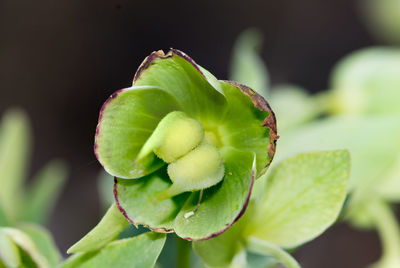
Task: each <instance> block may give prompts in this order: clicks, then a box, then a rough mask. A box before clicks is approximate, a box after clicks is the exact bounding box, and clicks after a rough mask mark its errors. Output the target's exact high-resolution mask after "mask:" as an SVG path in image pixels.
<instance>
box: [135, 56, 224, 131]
mask: <svg viewBox="0 0 400 268" xmlns="http://www.w3.org/2000/svg"><path fill="white" fill-rule="evenodd" d="M163 54H164V53H161V52H153V53H152V54H151V55H150V56H149V57H148V58H147V59H146V60H145V61H144V63H143V64H142V66H141V67H139V70H138V72H137V73H136V75H135V79H134V83H133V85H135V86H154V87H158V88H161V89H163V90H164V91H165V92H168V93H169V94H171V95H172V96H174V97H175V98H176V99H177V100H178V103H179V104H180V105H181V107H182V110H183V111H184V112H185V113H186V114H187V115H188V116H190V117H192V118H194V119H196V120H198V121H200V122H201V123H202V125H203V126H204V128H205V129H206V130H207V128H209V127H212V126H216V125H217V124H218V123H219V121H220V118H221V117H222V116H223V114H224V109H225V104H226V100H225V98H224V96H223V95H222V94H221V93H220V92H218V90H216V88H215V87H214V86H213V85H212V84H211V83H213V84H215V81H213V80H210V81H213V82H211V83H210V82H209V80H208V79H210V76H209V75H208V76H207V77H206V76H205V75H204V74H203V73H201V71H200V67H198V66H197V65H196V64H195V62H194V61H193V60H192V59H190V58H189V57H188V56H187V55H186V54H184V53H183V52H181V51H178V50H171V51H170V52H169V53H168V54H167V55H165V56H164V55H163ZM149 103H150V102H149ZM149 103H148V105H149Z"/></svg>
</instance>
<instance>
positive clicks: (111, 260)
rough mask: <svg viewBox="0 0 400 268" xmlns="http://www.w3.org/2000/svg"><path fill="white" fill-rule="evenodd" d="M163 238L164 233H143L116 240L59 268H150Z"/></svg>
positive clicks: (162, 243) (159, 249) (162, 242)
mask: <svg viewBox="0 0 400 268" xmlns="http://www.w3.org/2000/svg"><path fill="white" fill-rule="evenodd" d="M165 238H166V236H165V234H157V233H145V234H142V235H139V236H135V237H132V238H126V239H121V240H117V241H114V242H112V243H110V244H108V245H107V246H105V247H104V248H103V249H101V250H99V251H97V252H96V253H95V254H92V253H86V254H82V255H79V256H78V257H75V258H73V259H71V260H67V261H66V262H65V263H64V264H63V265H61V266H60V268H68V267H76V268H92V267H93V268H113V267H132V268H133V267H138V268H151V267H153V266H154V265H155V263H156V260H157V258H158V256H159V255H160V252H161V250H162V248H163V246H164V243H165ZM71 263H72V264H71Z"/></svg>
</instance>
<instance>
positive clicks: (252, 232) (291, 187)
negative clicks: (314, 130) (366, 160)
mask: <svg viewBox="0 0 400 268" xmlns="http://www.w3.org/2000/svg"><path fill="white" fill-rule="evenodd" d="M349 172H350V155H349V153H348V152H347V151H345V150H340V151H330V152H315V153H304V154H299V155H297V156H295V157H293V158H288V159H286V160H284V161H283V162H281V163H280V164H279V165H277V166H276V167H275V168H274V169H273V171H272V173H270V175H269V177H268V179H267V186H266V188H265V193H264V196H263V198H262V200H261V201H260V203H259V204H258V205H257V208H256V213H255V214H254V216H253V217H252V219H251V221H250V222H249V225H248V226H246V230H245V231H244V235H245V236H247V237H255V238H257V239H261V240H265V241H268V242H269V243H272V244H274V245H277V246H280V247H283V248H293V247H296V246H298V245H301V244H303V243H305V242H307V241H309V240H311V239H313V238H315V237H316V236H318V235H319V234H321V233H322V232H323V231H324V230H325V229H327V228H328V227H329V226H330V225H331V224H332V223H333V222H334V221H335V220H336V218H337V216H338V215H339V212H340V210H341V208H342V205H343V202H344V199H345V196H346V190H347V182H348V179H349Z"/></svg>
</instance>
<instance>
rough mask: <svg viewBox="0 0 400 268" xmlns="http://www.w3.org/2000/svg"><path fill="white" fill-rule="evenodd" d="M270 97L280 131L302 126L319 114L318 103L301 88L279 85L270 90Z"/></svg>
mask: <svg viewBox="0 0 400 268" xmlns="http://www.w3.org/2000/svg"><path fill="white" fill-rule="evenodd" d="M270 95H271V96H270V99H269V100H270V103H271V105H272V107H273V108H274V112H275V115H276V117H277V120H278V122H279V130H280V131H282V130H286V129H288V128H290V127H296V126H298V125H301V124H304V123H306V122H308V121H310V120H311V119H313V118H315V117H316V116H318V115H319V114H320V111H321V107H320V106H321V105H320V103H318V102H317V101H316V99H315V97H312V96H310V95H309V94H308V93H307V92H306V91H305V90H304V89H303V88H301V87H298V86H295V85H279V86H276V87H274V88H272V91H271V94H270Z"/></svg>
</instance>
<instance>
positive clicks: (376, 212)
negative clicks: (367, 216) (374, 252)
mask: <svg viewBox="0 0 400 268" xmlns="http://www.w3.org/2000/svg"><path fill="white" fill-rule="evenodd" d="M369 210H370V212H371V216H372V217H373V220H374V222H375V226H376V228H377V230H378V233H379V236H380V239H381V243H382V252H383V253H382V260H396V259H400V230H399V226H398V224H397V220H396V217H395V215H394V214H393V211H392V210H391V209H390V207H389V205H388V204H386V203H385V202H384V201H376V202H373V203H372V204H370V205H369Z"/></svg>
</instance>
